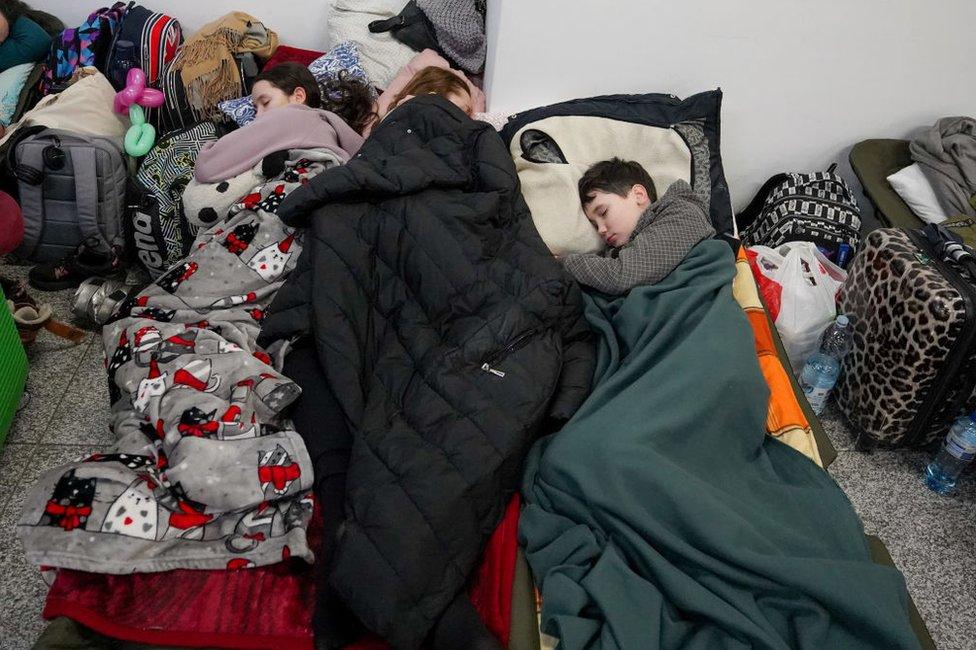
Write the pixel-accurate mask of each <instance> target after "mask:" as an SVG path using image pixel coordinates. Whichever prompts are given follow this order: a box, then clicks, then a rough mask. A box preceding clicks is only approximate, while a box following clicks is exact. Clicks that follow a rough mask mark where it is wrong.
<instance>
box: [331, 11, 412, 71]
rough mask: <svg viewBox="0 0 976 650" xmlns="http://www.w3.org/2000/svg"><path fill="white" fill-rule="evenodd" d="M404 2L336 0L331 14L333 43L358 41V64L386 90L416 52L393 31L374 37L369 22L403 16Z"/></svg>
mask: <svg viewBox="0 0 976 650" xmlns="http://www.w3.org/2000/svg"><path fill="white" fill-rule="evenodd" d="M405 4H406V2H404V0H335V3H334V4H333V5H332V10H331V11H330V12H329V35H330V37H331V39H332V40H331V42H333V43H341V42H343V41H355V42H356V45H358V46H359V63H360V65H362V66H363V69H365V70H366V74H367V75H368V76H369V80H370V81H371V82H372V83H373V85H374V86H376V87H377V88H386V86H387V84H389V83H390V81H392V80H393V77H395V76H396V75H397V73H398V72H400V69H401V68H402V67H404V66H405V65H407V64H408V63H410V59H412V58H413V57H414V56H415V55H416V54H417V53H416V52H414V51H413V50H412V49H411V48H410V47H409V46H407V45H404V44H403V43H401V42H400V41H398V40H397V39H395V38H393V35H392V34H390V32H381V33H379V34H373V33H372V32H370V31H369V23H371V22H372V21H374V20H384V19H386V18H390V17H391V16H395V15H397V14H399V13H400V10H402V9H403V6H404V5H405Z"/></svg>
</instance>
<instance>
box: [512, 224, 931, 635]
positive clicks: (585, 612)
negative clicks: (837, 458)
mask: <svg viewBox="0 0 976 650" xmlns="http://www.w3.org/2000/svg"><path fill="white" fill-rule="evenodd" d="M734 272H735V270H734V259H733V256H732V252H731V250H730V249H729V246H728V245H727V244H724V243H722V242H718V241H713V240H710V241H705V242H702V243H701V244H699V245H698V246H697V247H695V249H693V250H692V252H691V253H690V254H689V255H688V257H687V258H685V261H684V262H682V263H681V265H680V266H679V267H678V268H677V269H675V271H674V272H672V273H671V274H670V275H669V276H668V277H666V278H665V279H664V280H663V281H661V282H660V283H658V284H656V285H653V286H645V287H639V288H637V289H635V290H633V291H631V292H630V293H629V294H628V295H626V296H624V297H616V298H612V299H611V298H609V297H606V296H599V295H593V296H589V297H588V301H587V318H588V320H589V322H590V325H591V326H592V327H593V328H594V329H595V330H596V331H597V332H598V333H599V337H600V343H599V360H598V364H597V371H596V376H595V378H594V386H595V388H594V391H593V394H592V395H591V396H590V398H589V399H588V400H587V401H586V402H585V403H584V404H583V406H582V407H581V408H580V410H579V411H578V413H577V414H576V415H575V417H574V418H573V419H572V420H571V421H570V422H569V423H568V424H567V425H566V426H565V427H564V428H563V429H562V430H561V431H560V432H559V433H557V434H555V435H553V436H550V437H548V438H545V439H543V440H541V441H540V442H539V443H538V444H537V445H536V446H535V447H534V448H533V450H532V453H531V454H530V457H529V459H528V461H527V469H526V475H525V482H524V485H523V493H524V495H525V500H526V508H525V510H524V512H523V515H522V521H521V526H520V541H521V543H522V545H523V546H524V547H525V549H526V555H527V557H528V560H529V563H530V565H531V567H532V571H533V574H534V575H535V578H536V580H537V581H538V582H539V583H540V588H541V591H542V603H543V609H542V630H543V632H545V633H547V634H550V635H553V636H555V637H558V638H559V639H560V640H561V642H562V645H561V647H563V648H583V647H600V648H628V649H629V648H640V649H644V648H811V649H812V648H817V649H820V648H845V649H851V648H917V647H918V641H917V640H916V637H915V635H914V633H913V632H912V629H911V627H910V625H909V616H908V595H907V592H906V589H905V583H904V580H903V578H902V576H901V574H900V573H898V571H897V570H895V569H894V568H892V567H885V566H880V565H876V564H874V563H873V562H872V560H871V555H870V552H869V549H868V546H867V543H866V540H865V537H864V532H863V529H862V527H861V523H860V521H859V519H858V518H857V515H856V514H855V513H854V510H853V509H852V507H851V505H850V502H849V501H848V500H847V497H846V496H845V495H844V493H843V492H842V491H841V490H840V488H839V487H838V486H837V484H836V483H835V482H834V481H833V479H831V478H830V476H829V475H828V474H827V473H826V472H824V471H823V470H822V469H820V468H819V467H817V466H816V465H815V464H814V463H812V462H811V461H810V460H808V459H807V458H806V457H804V456H803V455H801V454H800V453H798V452H796V451H794V450H793V449H791V448H789V447H787V446H786V445H784V444H782V443H780V442H779V441H777V440H775V439H773V438H770V437H768V436H766V435H765V433H764V430H765V426H764V424H765V419H766V406H767V398H768V389H767V387H766V384H765V381H764V379H763V376H762V373H761V371H760V368H759V365H758V362H757V360H756V353H755V348H754V343H753V336H752V331H751V329H750V326H749V323H748V321H747V320H746V318H745V316H744V315H743V313H742V309H741V307H740V306H739V305H738V304H737V303H736V302H735V300H734V299H733V297H732V278H733V274H734Z"/></svg>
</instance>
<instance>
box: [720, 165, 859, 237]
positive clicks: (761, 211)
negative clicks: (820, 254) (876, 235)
mask: <svg viewBox="0 0 976 650" xmlns="http://www.w3.org/2000/svg"><path fill="white" fill-rule="evenodd" d="M836 168H837V165H831V166H830V168H828V169H827V171H825V172H814V173H812V174H777V175H775V176H773V177H772V178H770V179H769V180H768V181H766V183H765V184H764V185H763V186H762V188H761V189H760V190H759V192H757V193H756V197H755V198H754V199H753V200H752V202H751V203H750V204H749V206H748V207H747V208H746V209H745V210H743V211H742V212H740V213H739V214H737V215H736V222H737V223H738V225H739V237H740V238H741V239H742V242H743V243H744V244H745V245H747V246H753V245H757V244H759V245H763V246H769V247H771V248H776V247H777V246H780V245H782V244H785V243H786V242H791V241H809V242H813V243H815V244H816V245H817V246H819V247H821V248H825V249H827V250H828V251H832V252H835V251H837V249H838V247H839V246H840V245H841V244H847V245H848V246H850V247H851V249H852V250H851V252H852V253H853V252H854V251H856V250H857V247H858V246H859V245H860V243H861V235H860V229H861V211H860V209H859V208H858V207H857V201H856V200H855V198H854V193H853V192H852V191H851V188H850V186H849V185H848V184H847V182H846V181H845V180H844V179H843V178H841V177H840V176H839V175H838V174H836V173H834V170H835V169H836Z"/></svg>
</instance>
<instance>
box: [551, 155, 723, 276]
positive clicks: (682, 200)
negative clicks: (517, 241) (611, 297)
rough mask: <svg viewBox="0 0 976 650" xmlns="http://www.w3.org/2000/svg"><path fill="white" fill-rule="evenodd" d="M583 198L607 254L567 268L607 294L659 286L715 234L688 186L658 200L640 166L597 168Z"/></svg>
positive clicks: (588, 176) (575, 258) (574, 259)
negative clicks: (640, 286) (605, 245)
mask: <svg viewBox="0 0 976 650" xmlns="http://www.w3.org/2000/svg"><path fill="white" fill-rule="evenodd" d="M579 197H580V202H581V203H582V204H583V212H584V213H585V214H586V218H587V219H589V220H590V223H591V224H593V227H594V228H596V230H597V232H598V233H599V234H600V237H602V238H603V240H604V241H605V242H606V244H607V246H608V248H607V249H606V251H605V252H603V253H582V254H575V255H568V256H566V257H565V258H563V259H562V262H563V265H564V266H565V267H566V270H567V271H569V272H570V273H571V274H572V275H573V277H575V278H576V280H577V281H578V282H579V283H581V284H584V285H586V286H589V287H593V288H594V289H597V290H598V291H602V292H604V293H608V294H623V293H627V292H628V291H630V290H631V289H633V288H634V287H636V286H639V285H642V284H655V283H657V282H660V281H661V280H663V279H664V278H665V277H667V275H668V274H669V273H671V271H673V270H674V269H675V267H676V266H678V264H680V263H681V260H683V259H684V258H685V256H686V255H687V254H688V253H689V251H691V249H692V248H694V247H695V245H696V244H698V242H700V241H702V240H703V239H706V238H708V237H711V236H713V235H714V234H715V230H714V229H713V228H712V224H711V222H710V221H709V219H708V206H707V205H706V204H705V203H704V202H703V200H702V198H701V197H700V196H699V195H698V194H696V193H695V191H694V190H692V188H691V186H690V185H688V183H686V182H685V181H682V180H679V181H675V182H674V183H672V184H671V186H670V187H669V188H668V189H667V191H666V192H665V193H664V196H662V197H661V198H660V199H658V197H657V192H656V190H655V187H654V181H653V179H651V176H650V174H648V173H647V170H645V169H644V167H642V166H641V165H640V163H637V162H633V161H626V160H621V159H620V158H612V159H610V160H604V161H601V162H598V163H596V164H595V165H593V166H592V167H590V168H589V169H588V170H586V173H585V174H583V177H582V178H581V179H580V181H579Z"/></svg>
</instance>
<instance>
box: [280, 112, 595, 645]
mask: <svg viewBox="0 0 976 650" xmlns="http://www.w3.org/2000/svg"><path fill="white" fill-rule="evenodd" d="M278 214H279V216H280V217H282V218H283V219H284V220H285V221H286V222H287V223H289V224H290V225H295V226H307V228H308V229H307V231H306V234H305V243H304V250H303V252H302V256H301V258H300V260H299V262H298V265H297V268H296V269H295V271H294V272H293V274H292V276H291V277H290V279H289V280H288V282H287V283H286V284H285V286H284V287H283V288H282V289H281V291H280V292H279V294H278V296H277V298H276V300H275V301H274V303H273V304H272V306H271V309H270V310H269V315H268V316H267V318H266V319H265V321H264V323H263V324H262V339H261V341H262V343H264V344H266V345H267V344H269V343H270V342H271V341H273V340H276V339H282V338H292V339H294V338H296V337H298V336H302V335H306V334H307V335H310V336H311V337H313V338H314V343H315V345H314V348H315V353H316V354H317V357H318V361H319V364H320V365H321V367H322V369H323V370H324V372H325V376H326V377H327V378H328V381H329V383H330V384H331V386H332V388H333V390H334V392H335V394H336V397H337V398H338V401H339V403H340V404H341V407H342V409H343V411H344V412H345V416H346V418H347V419H348V421H349V423H350V429H351V431H352V433H353V447H352V452H351V457H350V461H349V468H348V475H347V483H346V512H345V515H346V521H345V525H344V526H343V528H342V532H341V534H340V538H339V540H338V543H337V547H336V552H335V556H334V559H333V565H332V567H331V571H330V582H331V583H332V585H333V587H334V588H335V589H336V591H337V592H338V593H339V595H340V597H341V598H342V599H343V600H344V601H345V602H346V603H347V604H348V605H349V607H350V608H351V609H352V610H353V611H354V612H355V614H356V615H357V616H358V617H359V618H360V619H361V620H362V621H363V623H365V624H366V625H367V626H368V627H369V628H371V629H372V630H374V631H375V632H377V633H379V634H380V635H382V636H383V637H384V638H386V639H387V640H388V641H389V642H390V643H391V644H392V645H394V646H395V647H398V648H413V647H417V646H419V645H420V644H421V643H422V641H423V639H424V637H425V635H426V634H427V633H428V631H429V630H430V629H431V627H432V625H433V624H434V623H435V622H436V620H437V619H438V617H439V616H440V615H441V613H442V612H443V610H444V608H445V607H446V606H447V604H448V603H449V602H450V601H451V600H452V599H453V598H454V597H455V595H456V594H458V593H459V591H460V590H461V589H463V588H464V585H465V582H466V581H467V579H468V577H469V575H470V574H471V572H472V570H473V568H474V567H475V566H476V564H477V561H478V559H479V557H480V555H481V553H482V550H483V549H484V546H485V544H486V542H487V540H488V537H489V536H490V535H491V533H492V531H493V529H494V528H495V526H496V524H497V523H498V521H499V520H500V518H501V515H502V513H503V510H504V507H505V505H506V504H507V502H508V501H509V499H510V498H511V496H512V494H513V493H514V491H515V490H516V488H517V485H518V481H519V475H520V470H521V465H522V461H523V458H524V456H525V453H526V452H527V451H528V449H529V446H530V445H531V444H532V442H533V441H534V440H535V439H536V437H537V434H538V432H539V429H540V427H541V426H544V425H545V424H546V420H547V419H549V418H554V419H556V420H565V419H567V418H569V417H570V416H571V415H572V414H573V412H574V411H575V410H576V408H577V407H578V406H579V404H580V403H581V402H582V401H583V399H584V398H585V396H586V394H587V392H588V390H589V384H590V378H591V374H592V371H593V366H594V349H593V343H592V338H591V336H590V333H589V330H588V328H587V325H586V322H585V321H584V319H583V313H582V312H583V304H582V296H581V293H580V290H579V288H578V286H577V285H576V284H575V282H574V281H573V280H572V278H571V277H570V276H569V275H568V274H566V273H565V272H564V271H563V270H562V268H561V267H560V265H559V264H558V263H557V262H556V261H555V260H554V259H553V258H552V256H551V255H550V254H549V251H548V250H547V249H546V247H545V245H544V244H543V242H542V239H541V238H540V237H539V234H538V232H537V231H536V229H535V226H534V225H533V223H532V219H531V216H530V214H529V211H528V208H527V207H526V205H525V202H524V201H523V199H522V196H521V194H520V192H519V183H518V176H517V175H516V173H515V169H514V166H513V164H512V160H511V158H510V157H509V153H508V151H507V150H506V148H505V146H504V145H503V144H502V141H501V139H500V138H499V136H498V134H497V133H496V132H495V131H494V130H492V128H491V127H490V126H489V125H488V124H485V123H482V122H476V121H473V120H471V119H470V118H468V117H467V116H466V115H464V113H463V112H461V111H460V110H459V109H458V108H457V107H455V106H454V105H453V104H451V103H450V102H448V101H446V100H444V99H442V98H440V97H438V96H435V95H426V96H421V97H417V98H415V99H413V100H411V101H409V102H407V103H405V104H404V105H403V106H401V107H399V108H397V109H396V110H395V111H394V112H393V113H391V114H390V115H389V116H388V117H387V118H386V119H385V120H384V121H383V122H382V123H381V124H380V125H379V126H378V127H377V129H376V130H375V131H374V132H373V134H372V136H371V137H370V138H369V139H368V140H367V142H366V143H365V145H364V146H363V148H362V150H361V151H360V152H359V153H358V154H357V155H356V156H355V157H354V158H353V159H352V160H351V161H350V162H349V163H348V164H346V165H344V166H341V167H336V168H333V169H330V170H328V171H326V172H324V173H322V174H320V175H319V176H317V177H315V178H314V179H313V180H312V181H311V183H309V184H308V185H306V186H304V187H302V188H299V189H297V190H295V191H294V192H292V194H291V195H290V196H289V197H288V198H287V200H286V201H285V202H284V203H283V204H282V205H281V207H280V209H279V213H278ZM303 435H305V436H306V437H307V436H308V435H309V432H303ZM327 516H328V514H327Z"/></svg>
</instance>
